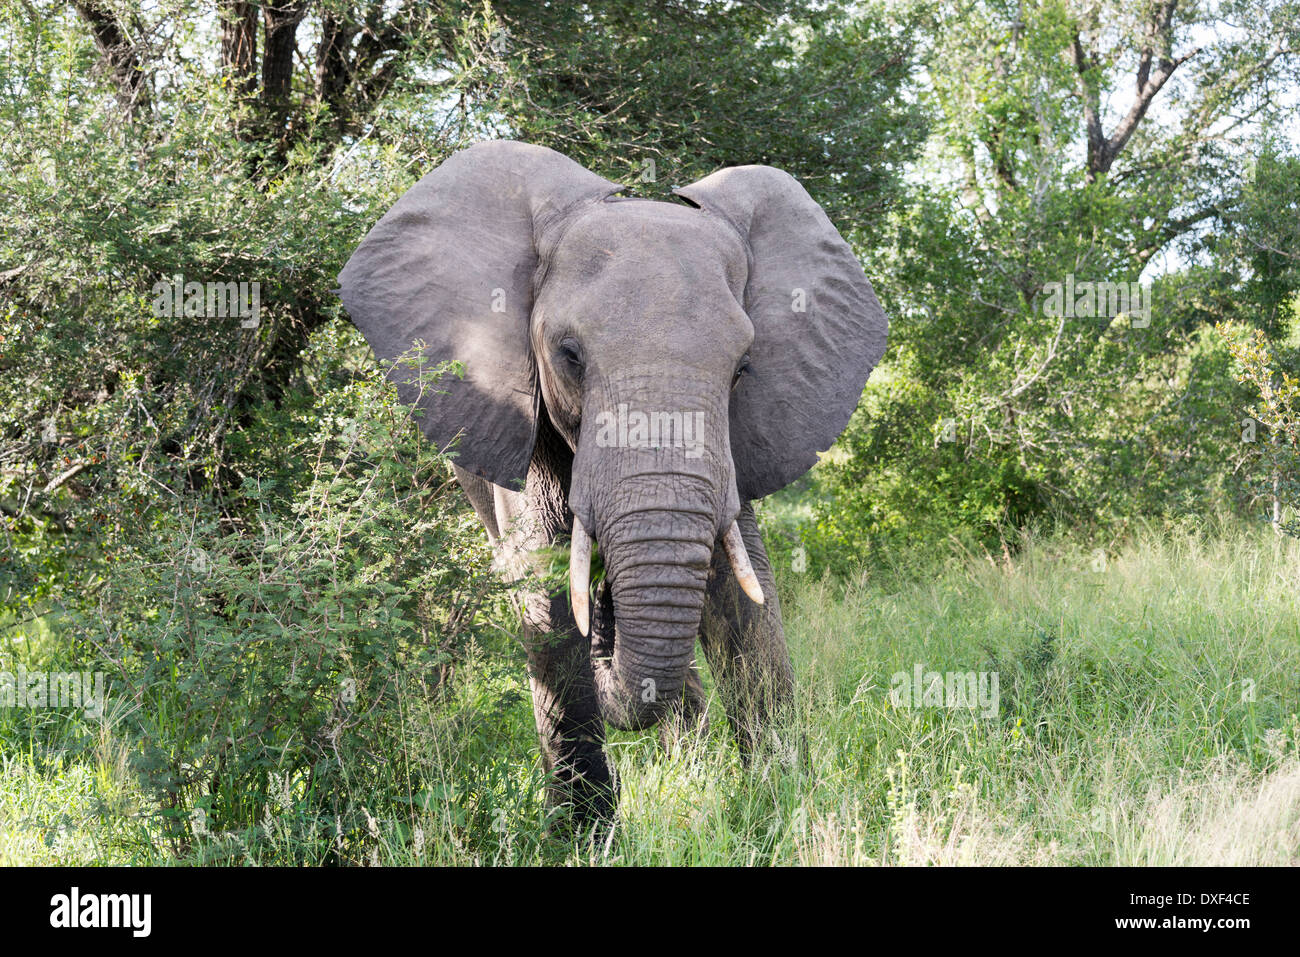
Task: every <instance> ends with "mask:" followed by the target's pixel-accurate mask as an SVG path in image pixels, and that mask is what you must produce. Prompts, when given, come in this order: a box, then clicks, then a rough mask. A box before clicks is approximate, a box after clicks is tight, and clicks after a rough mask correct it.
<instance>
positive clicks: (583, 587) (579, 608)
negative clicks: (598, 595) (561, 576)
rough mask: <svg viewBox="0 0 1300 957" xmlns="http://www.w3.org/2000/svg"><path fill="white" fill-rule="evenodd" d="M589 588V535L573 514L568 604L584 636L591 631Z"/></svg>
mask: <svg viewBox="0 0 1300 957" xmlns="http://www.w3.org/2000/svg"><path fill="white" fill-rule="evenodd" d="M590 588H591V536H590V535H588V534H587V530H586V529H585V528H583V527H582V522H580V521H578V516H576V515H575V516H573V543H572V545H571V546H570V551H569V604H570V605H571V606H572V607H573V620H574V621H575V622H577V625H578V631H580V632H582V634H583V635H584V636H585V635H587V634H588V633H589V632H590V631H591V606H590V601H591V599H590V596H589V594H588V592H589V590H590Z"/></svg>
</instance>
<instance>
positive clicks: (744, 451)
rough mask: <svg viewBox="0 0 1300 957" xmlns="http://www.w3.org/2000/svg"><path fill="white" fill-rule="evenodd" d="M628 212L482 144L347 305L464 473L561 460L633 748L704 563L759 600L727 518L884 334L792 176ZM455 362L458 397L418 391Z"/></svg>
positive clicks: (674, 659)
mask: <svg viewBox="0 0 1300 957" xmlns="http://www.w3.org/2000/svg"><path fill="white" fill-rule="evenodd" d="M621 190H622V188H621V187H620V186H618V185H617V184H615V183H612V182H609V181H607V180H605V179H602V178H601V177H599V176H596V175H595V174H593V173H591V172H589V171H587V170H585V169H583V168H582V167H581V166H579V165H578V164H576V163H574V162H573V161H572V160H569V159H567V158H566V157H564V156H561V155H560V154H558V153H556V152H553V151H551V150H548V149H544V148H541V147H536V146H529V145H525V144H522V143H514V142H488V143H482V144H479V145H477V146H474V147H472V148H470V149H468V150H465V151H463V152H460V153H457V154H455V155H453V156H452V157H450V158H449V159H447V160H446V161H445V162H444V163H443V164H442V165H441V166H439V167H438V168H437V169H435V170H434V171H433V172H431V173H429V174H428V175H426V176H425V177H424V178H423V179H422V180H420V182H419V183H418V184H416V185H415V186H414V187H413V188H412V189H411V190H409V191H408V192H407V193H406V194H405V195H404V196H403V197H402V198H401V199H400V200H399V201H398V202H397V203H396V204H395V205H394V206H393V208H392V209H391V210H390V211H389V212H388V213H387V214H386V215H385V216H384V217H383V218H382V219H381V220H380V221H379V223H378V224H376V226H375V227H374V228H373V229H372V230H371V232H370V234H369V235H368V236H367V237H366V239H365V240H364V242H362V244H361V245H360V247H358V249H357V250H356V252H355V253H354V255H353V256H352V258H351V260H350V261H349V262H348V264H347V266H346V268H345V269H344V270H343V272H342V274H341V276H340V286H341V295H342V298H343V302H344V305H345V306H346V308H347V310H348V312H349V314H350V315H351V317H352V319H353V321H354V322H355V323H356V325H357V327H358V328H359V329H360V330H361V332H362V333H363V334H364V335H365V337H366V339H367V340H368V341H369V343H370V344H371V346H372V347H373V348H374V350H375V353H376V355H377V356H378V357H379V358H381V359H392V358H394V357H396V356H399V355H401V354H403V353H406V352H408V351H409V350H410V349H411V348H412V345H413V343H422V345H421V346H420V349H421V351H420V353H419V354H420V357H421V359H420V362H418V363H416V364H413V365H398V366H394V368H393V369H392V371H391V372H390V375H391V376H392V377H393V378H394V379H395V381H396V382H397V384H398V388H399V393H400V394H401V395H402V397H403V399H404V400H405V401H407V402H410V403H412V404H414V405H416V406H417V407H418V408H419V409H420V410H421V412H422V421H421V426H422V428H423V429H424V431H425V433H426V434H427V435H428V436H429V437H430V438H431V439H432V440H433V441H435V442H437V443H439V444H440V445H442V446H447V445H450V444H452V443H453V440H455V439H459V441H458V442H457V443H456V445H455V453H454V454H455V456H456V461H457V464H458V465H459V466H460V467H461V468H463V469H465V470H467V471H469V472H471V473H474V474H477V475H479V476H482V477H484V478H487V479H488V480H490V481H491V482H493V483H495V484H497V485H500V486H505V487H506V488H518V487H520V484H521V483H522V481H523V479H524V478H525V476H526V474H527V472H528V470H529V467H530V463H531V461H532V459H533V452H534V445H535V443H536V441H537V436H538V432H539V424H542V420H543V417H544V418H545V419H546V424H548V425H549V427H553V430H554V433H556V434H558V436H560V437H561V438H562V440H563V442H564V443H566V444H567V447H568V453H571V455H572V464H571V469H570V470H569V474H570V476H571V480H570V487H569V488H568V489H567V502H568V506H569V509H570V510H571V512H572V516H573V525H572V529H573V533H572V538H571V542H572V549H573V552H572V556H571V562H570V569H571V575H572V582H571V602H572V606H573V611H574V617H575V620H576V622H577V624H578V626H579V628H580V629H581V630H582V631H583V632H584V633H585V632H586V631H587V630H588V620H589V611H588V607H587V602H588V581H587V575H588V569H589V568H590V554H591V547H592V537H593V536H594V538H595V540H596V541H597V542H598V543H599V546H600V549H601V554H602V557H603V559H604V562H605V567H606V571H607V576H608V590H609V593H610V596H611V597H612V609H613V618H614V622H615V625H614V627H613V629H612V631H611V630H610V629H607V628H606V627H604V625H605V622H604V618H605V617H606V616H604V615H601V616H599V617H600V618H601V619H602V621H601V623H600V624H601V627H598V628H596V629H593V630H592V641H593V667H594V671H595V675H596V684H597V689H598V692H599V695H600V698H601V707H602V712H603V713H604V714H605V716H606V717H607V718H608V719H609V720H611V721H612V722H614V723H616V724H618V725H620V726H623V727H639V726H642V725H644V724H646V723H649V722H652V721H653V720H655V719H657V717H659V714H660V711H661V708H660V707H659V706H658V704H657V702H661V701H665V700H668V699H669V698H671V696H672V695H674V694H679V693H680V691H681V689H682V687H683V684H684V682H685V679H686V674H687V669H688V668H689V667H690V664H691V662H692V659H693V654H694V640H695V637H696V634H697V632H698V629H699V625H700V619H701V613H702V609H703V605H704V599H705V588H706V582H707V577H708V572H709V567H710V563H711V559H712V555H713V553H714V550H715V548H716V547H718V546H719V545H720V544H721V545H722V546H723V547H725V548H726V549H727V552H728V554H729V556H730V558H731V560H732V565H733V568H734V569H735V572H736V575H737V578H738V580H739V581H740V583H741V584H742V586H743V587H744V588H745V590H746V592H747V593H748V594H749V595H750V597H751V598H752V599H753V600H755V601H762V600H763V594H762V590H761V587H760V586H759V584H758V581H757V579H756V578H755V577H754V574H753V572H752V570H751V569H750V563H749V558H748V557H747V556H746V554H745V547H744V544H743V542H742V541H741V538H740V534H739V531H738V529H737V528H736V525H735V520H736V516H737V514H738V512H739V510H740V505H741V502H742V501H748V500H751V499H756V498H760V497H762V496H764V495H767V494H768V493H770V492H773V491H775V490H777V489H779V488H781V487H782V486H784V485H786V484H788V483H789V482H791V481H793V480H794V479H796V478H798V477H799V476H800V475H802V474H803V473H804V472H805V471H807V470H808V469H809V468H810V467H811V466H812V465H813V464H814V462H815V461H816V460H817V454H818V452H819V451H822V450H825V449H827V448H829V446H830V444H831V443H832V442H833V441H834V440H835V438H836V436H838V435H839V433H840V431H841V430H842V429H843V428H844V426H845V425H846V424H847V422H848V419H849V416H850V414H851V413H852V411H853V409H854V407H855V406H856V404H857V401H858V398H859V396H860V394H861V392H862V387H863V385H864V384H865V382H866V379H867V376H868V374H869V373H870V371H871V369H872V368H873V367H874V366H875V364H876V363H877V362H878V361H879V359H880V357H881V355H882V354H883V352H884V348H885V337H886V331H887V322H886V320H885V317H884V314H883V312H882V310H881V308H880V305H879V303H878V302H877V300H876V297H875V295H874V293H873V292H872V289H871V285H870V283H869V282H868V281H867V279H866V277H865V276H864V275H863V272H862V268H861V266H860V265H859V264H858V262H857V259H856V258H855V257H854V255H853V253H852V251H851V250H850V248H849V246H848V244H847V243H845V242H844V240H843V239H842V238H841V237H840V235H839V234H838V233H837V232H836V230H835V228H834V226H832V225H831V223H830V221H829V220H828V219H827V217H826V215H825V214H824V213H823V212H822V210H821V208H820V207H819V206H818V205H817V204H816V202H814V201H813V200H812V199H811V198H810V197H809V195H808V194H807V192H805V191H804V189H803V188H802V187H801V186H800V185H799V184H798V183H797V182H796V181H795V180H794V178H793V177H791V176H790V175H789V174H787V173H784V172H782V171H780V170H777V169H773V168H771V167H766V166H743V167H735V168H730V169H724V170H721V171H719V172H716V173H714V174H712V175H711V176H708V177H706V178H704V179H702V180H700V181H699V182H697V183H695V184H693V185H691V186H688V187H686V188H684V189H680V190H678V191H677V195H678V196H680V197H681V198H682V199H683V200H684V201H685V202H682V203H674V202H655V201H649V200H639V199H629V198H623V197H619V196H617V195H616V194H617V193H619V192H621ZM450 360H460V361H461V362H463V367H464V374H463V376H462V377H459V378H456V377H444V378H443V379H442V380H441V381H440V382H439V383H438V384H437V385H436V386H435V387H433V388H428V387H427V386H426V385H424V384H423V383H422V378H423V376H422V373H423V372H424V371H425V370H426V369H427V368H428V367H429V366H430V365H437V364H441V363H445V362H448V361H450ZM648 687H649V688H654V689H655V694H652V695H647V694H645V689H646V688H648Z"/></svg>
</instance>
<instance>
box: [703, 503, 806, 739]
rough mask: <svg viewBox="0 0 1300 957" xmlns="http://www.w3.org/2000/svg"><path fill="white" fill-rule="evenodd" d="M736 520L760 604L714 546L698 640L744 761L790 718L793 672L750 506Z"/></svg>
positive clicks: (768, 564) (775, 598)
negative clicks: (773, 729) (756, 582)
mask: <svg viewBox="0 0 1300 957" xmlns="http://www.w3.org/2000/svg"><path fill="white" fill-rule="evenodd" d="M737 522H738V523H739V525H740V532H741V535H742V536H743V537H744V540H745V548H746V550H748V552H749V558H750V561H751V562H752V563H753V566H754V572H755V574H756V575H757V576H758V580H759V582H760V584H762V586H763V598H764V603H763V604H762V605H758V604H755V603H754V602H753V601H752V600H751V599H750V598H749V596H747V595H746V594H745V593H744V592H743V591H742V590H741V587H740V583H739V582H737V581H736V576H735V573H734V572H733V571H732V570H731V563H730V562H729V561H728V560H727V555H726V552H725V550H724V549H723V548H722V547H721V546H719V547H718V548H717V549H716V550H715V551H714V555H713V565H712V567H711V568H710V570H709V583H708V590H707V595H706V599H705V605H704V617H703V620H702V622H701V625H700V643H701V644H702V645H703V647H704V655H705V658H706V659H707V661H708V663H709V669H710V671H712V673H713V679H714V682H715V684H716V685H717V688H718V692H719V696H720V697H721V699H722V703H723V706H724V707H725V708H726V712H727V720H728V722H729V723H730V725H731V729H732V731H733V733H734V734H735V736H736V741H737V743H738V744H739V746H740V753H741V756H742V758H744V759H745V760H746V761H748V760H749V758H750V757H751V756H752V755H753V754H754V752H755V751H756V750H757V749H758V748H759V747H760V746H761V745H762V744H763V742H764V738H765V736H766V735H767V734H768V731H769V729H770V728H771V727H772V725H773V724H774V723H775V722H776V721H778V720H783V719H787V718H789V717H792V712H793V704H794V671H793V669H792V668H791V666H790V653H789V651H788V650H787V649H786V644H785V631H784V630H783V629H782V627H781V607H780V604H779V602H778V601H777V597H776V582H775V580H774V579H773V577H772V566H771V563H770V562H769V561H768V557H767V551H766V550H765V549H764V548H763V540H762V537H761V536H760V535H759V531H758V520H757V518H755V516H754V509H753V506H751V505H750V504H749V503H746V504H745V505H743V506H742V507H741V510H740V515H739V517H738V518H737Z"/></svg>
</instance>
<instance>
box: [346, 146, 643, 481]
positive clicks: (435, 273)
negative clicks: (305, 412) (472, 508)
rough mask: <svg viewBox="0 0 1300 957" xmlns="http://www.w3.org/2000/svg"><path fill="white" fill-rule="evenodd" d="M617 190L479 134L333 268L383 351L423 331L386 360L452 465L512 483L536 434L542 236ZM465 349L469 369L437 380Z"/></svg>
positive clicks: (567, 165)
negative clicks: (534, 342) (536, 309)
mask: <svg viewBox="0 0 1300 957" xmlns="http://www.w3.org/2000/svg"><path fill="white" fill-rule="evenodd" d="M619 189H621V187H620V186H618V185H617V184H615V183H611V182H609V181H608V180H605V179H602V178H601V177H599V176H597V175H596V174H594V173H591V172H588V171H587V170H585V169H583V168H582V167H581V166H579V165H578V164H577V163H575V162H573V160H571V159H568V158H567V157H565V156H562V155H560V154H559V153H556V152H554V151H553V150H549V149H545V148H543V147H540V146H529V145H527V144H525V143H514V142H509V141H496V142H488V143H480V144H478V145H476V146H472V147H470V148H469V149H467V150H463V151H462V152H459V153H456V154H454V155H453V156H451V157H449V158H448V159H447V160H446V161H445V162H444V163H442V165H440V166H439V167H438V168H437V169H435V170H434V171H433V172H431V173H429V174H428V175H426V176H425V177H424V178H423V179H421V180H420V181H419V182H418V183H416V184H415V185H414V186H413V187H411V189H410V190H408V191H407V192H406V193H405V194H404V195H403V196H402V198H401V199H399V200H398V201H397V202H396V203H395V204H394V205H393V208H392V209H390V210H389V211H388V212H387V213H386V214H385V215H384V217H383V218H382V219H381V220H379V222H378V223H376V224H375V226H374V228H373V229H371V230H370V233H369V234H368V235H367V236H366V238H365V239H364V240H363V241H362V243H361V245H360V246H358V247H357V249H356V252H354V253H353V254H352V258H351V259H349V260H348V264H347V265H346V266H345V267H344V268H343V272H342V273H340V274H339V286H340V287H341V288H340V290H339V294H340V296H341V297H342V299H343V305H344V307H345V308H346V309H347V311H348V315H350V316H351V317H352V321H353V322H354V323H355V324H356V326H357V328H358V329H360V330H361V333H362V335H364V336H365V337H366V341H367V342H369V343H370V345H371V347H372V348H373V349H374V350H375V355H376V356H377V357H378V358H379V359H380V360H384V361H391V360H394V359H397V358H398V357H399V356H403V355H404V354H407V353H409V352H410V351H411V349H412V346H413V345H414V344H415V343H416V342H417V341H421V342H423V346H422V348H421V349H420V351H419V353H418V361H416V362H412V363H408V362H403V363H399V364H397V365H395V366H394V367H393V368H392V369H390V370H389V373H388V375H389V378H390V379H392V380H393V381H394V382H395V383H396V384H397V390H398V394H399V395H400V397H401V398H402V401H403V402H406V403H408V404H410V405H414V406H416V407H417V408H418V409H419V410H420V414H421V422H420V426H421V428H422V429H423V431H424V433H425V435H427V436H428V437H429V438H430V439H431V440H433V441H434V442H436V443H437V444H438V446H439V447H440V448H446V447H447V446H448V445H450V444H451V443H452V442H453V440H456V439H457V438H459V443H458V444H457V445H456V446H455V448H454V449H453V450H452V454H453V456H454V457H455V460H456V464H457V465H459V466H460V467H461V468H464V469H466V470H467V471H469V472H472V473H474V474H476V475H480V476H482V477H484V478H486V479H488V480H489V481H491V482H494V483H496V484H497V485H504V486H507V487H512V488H513V487H517V486H518V484H519V483H520V482H522V481H523V479H524V477H525V476H526V475H527V473H528V464H529V462H530V460H531V459H532V453H533V443H534V440H535V438H536V430H537V414H538V388H537V381H536V380H537V374H536V369H535V367H534V365H533V360H532V357H531V353H530V347H529V335H528V326H529V318H530V316H531V314H532V308H533V281H534V275H535V273H536V271H537V263H538V253H537V248H538V238H539V236H540V235H541V234H542V233H544V232H546V231H549V230H551V229H554V228H557V227H560V226H561V224H562V222H563V221H564V220H565V219H567V217H568V215H570V214H571V213H572V212H573V211H575V210H576V209H577V208H578V207H580V206H583V205H585V204H586V203H587V202H589V201H593V200H598V199H603V198H604V197H606V196H608V195H610V194H612V193H614V192H617V191H618V190H619ZM453 360H459V361H460V362H462V363H463V364H464V376H463V377H459V376H456V375H454V374H450V373H449V374H447V375H444V376H443V377H442V379H441V380H439V381H438V382H436V383H431V382H430V376H429V372H430V370H432V369H434V368H436V367H438V366H439V365H441V364H443V363H446V362H450V361H453Z"/></svg>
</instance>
